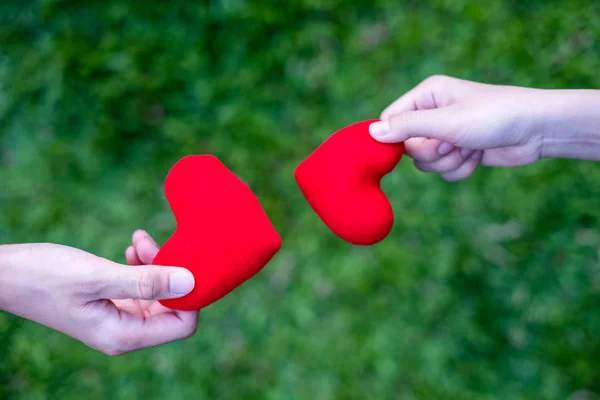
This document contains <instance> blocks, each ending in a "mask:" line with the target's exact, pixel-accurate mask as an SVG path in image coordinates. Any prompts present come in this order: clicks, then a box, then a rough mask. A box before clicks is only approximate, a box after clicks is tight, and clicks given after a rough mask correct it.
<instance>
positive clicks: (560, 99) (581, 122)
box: [541, 90, 600, 161]
mask: <svg viewBox="0 0 600 400" xmlns="http://www.w3.org/2000/svg"><path fill="white" fill-rule="evenodd" d="M543 107H544V111H543V116H542V123H541V125H542V126H543V128H542V148H541V157H542V158H573V159H582V160H597V161H600V90H552V91H548V93H547V102H544V103H543Z"/></svg>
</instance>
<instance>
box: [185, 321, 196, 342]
mask: <svg viewBox="0 0 600 400" xmlns="http://www.w3.org/2000/svg"><path fill="white" fill-rule="evenodd" d="M197 330H198V323H193V324H191V325H190V326H188V327H187V329H186V330H185V332H184V335H183V339H189V338H191V337H192V336H194V335H195V334H196V331H197Z"/></svg>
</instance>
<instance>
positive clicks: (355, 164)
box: [294, 120, 404, 245]
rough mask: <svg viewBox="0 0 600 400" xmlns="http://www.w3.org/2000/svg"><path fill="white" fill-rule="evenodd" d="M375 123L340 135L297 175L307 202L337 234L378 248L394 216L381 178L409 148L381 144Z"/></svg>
mask: <svg viewBox="0 0 600 400" xmlns="http://www.w3.org/2000/svg"><path fill="white" fill-rule="evenodd" d="M376 121H377V120H369V121H363V122H359V123H357V124H354V125H350V126H348V127H346V128H344V129H341V130H339V131H337V132H335V133H334V134H333V135H332V136H331V137H330V138H329V139H327V140H326V141H325V142H324V143H323V144H322V145H321V146H319V148H317V149H316V150H315V151H314V152H313V153H312V154H311V155H310V156H308V158H306V160H304V161H303V162H302V163H301V164H300V165H299V166H298V168H296V171H295V173H294V175H295V178H296V182H297V183H298V186H299V187H300V190H301V191H302V193H303V194H304V196H305V197H306V200H307V201H308V203H309V204H310V205H311V207H312V208H313V209H314V210H315V212H316V213H317V214H318V215H319V217H320V218H321V219H322V220H323V222H324V223H325V224H326V225H327V226H328V227H329V229H331V230H332V231H333V232H334V233H335V234H336V235H338V236H339V237H341V238H342V239H344V240H346V241H348V242H350V243H353V244H356V245H372V244H375V243H377V242H379V241H381V240H383V239H384V238H385V237H386V236H387V235H388V234H389V233H390V230H391V229H392V225H393V223H394V213H393V211H392V207H391V205H390V203H389V201H388V199H387V197H386V196H385V194H384V193H383V191H382V190H381V187H380V181H381V178H382V177H383V176H384V175H386V174H387V173H389V172H391V171H392V170H393V169H394V167H395V166H396V164H398V162H399V161H400V159H401V158H402V155H403V154H404V144H403V143H397V144H384V143H380V142H377V141H376V140H375V139H373V138H372V137H371V135H370V134H369V125H371V123H373V122H376Z"/></svg>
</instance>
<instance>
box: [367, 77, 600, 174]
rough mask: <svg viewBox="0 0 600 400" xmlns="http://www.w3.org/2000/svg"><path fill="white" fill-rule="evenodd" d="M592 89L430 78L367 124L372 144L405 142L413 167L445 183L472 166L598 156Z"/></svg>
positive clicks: (598, 97) (599, 135) (599, 120)
mask: <svg viewBox="0 0 600 400" xmlns="http://www.w3.org/2000/svg"><path fill="white" fill-rule="evenodd" d="M599 106H600V91H594V90H540V89H529V88H521V87H513V86H495V85H487V84H481V83H475V82H469V81H464V80H460V79H455V78H450V77H445V76H434V77H431V78H428V79H426V80H425V81H424V82H422V83H421V84H420V85H418V86H417V87H416V88H414V89H413V90H411V91H409V92H408V93H406V94H405V95H404V96H402V97H400V98H399V99H398V100H396V101H395V102H394V103H392V104H391V105H390V106H389V107H388V108H387V109H385V110H384V111H383V113H382V114H381V118H380V119H381V121H380V122H376V123H374V124H372V125H371V127H370V132H371V135H372V136H373V138H375V139H376V140H378V141H380V142H385V143H392V142H401V141H405V145H406V152H407V154H408V155H409V156H410V157H412V158H413V159H414V163H415V166H416V167H417V168H418V169H420V170H422V171H427V172H439V173H441V175H442V177H443V178H444V179H446V180H449V181H454V180H459V179H464V178H467V177H468V176H470V175H471V174H472V173H473V171H474V170H475V168H476V167H477V165H479V164H482V165H495V166H518V165H525V164H530V163H533V162H535V161H537V160H539V159H540V158H542V157H570V158H584V159H600V151H598V150H599V147H600V146H599V145H598V143H599V139H600V129H599V128H598V127H600V113H598V111H597V110H598V107H599Z"/></svg>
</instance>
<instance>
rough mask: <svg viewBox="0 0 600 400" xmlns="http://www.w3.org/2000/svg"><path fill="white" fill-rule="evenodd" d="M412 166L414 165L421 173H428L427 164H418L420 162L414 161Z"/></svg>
mask: <svg viewBox="0 0 600 400" xmlns="http://www.w3.org/2000/svg"><path fill="white" fill-rule="evenodd" d="M414 164H415V168H417V169H418V170H419V171H421V172H430V170H429V168H428V165H427V164H425V163H420V162H417V161H415V162H414Z"/></svg>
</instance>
